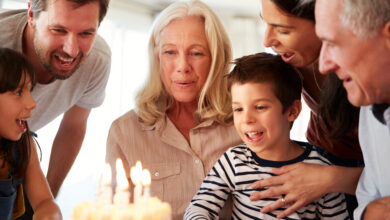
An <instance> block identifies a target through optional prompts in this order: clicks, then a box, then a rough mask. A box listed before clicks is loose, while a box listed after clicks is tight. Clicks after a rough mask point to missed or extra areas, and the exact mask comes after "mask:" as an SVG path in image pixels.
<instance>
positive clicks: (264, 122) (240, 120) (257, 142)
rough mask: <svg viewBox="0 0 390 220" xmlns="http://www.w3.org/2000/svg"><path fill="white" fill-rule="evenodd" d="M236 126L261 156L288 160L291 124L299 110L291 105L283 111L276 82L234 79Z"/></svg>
mask: <svg viewBox="0 0 390 220" xmlns="http://www.w3.org/2000/svg"><path fill="white" fill-rule="evenodd" d="M231 94H232V108H233V118H234V126H235V128H236V130H237V132H238V134H239V135H240V137H241V139H242V140H243V141H244V142H245V143H246V144H247V146H248V147H249V148H250V149H251V150H252V151H253V152H255V153H256V154H257V155H258V156H259V157H261V158H263V159H268V160H284V159H286V158H284V157H283V156H285V155H283V153H285V152H286V149H287V147H289V146H290V127H291V122H293V121H294V120H295V119H296V117H297V116H298V114H299V111H298V114H296V115H295V114H291V108H288V109H287V110H286V111H285V113H282V109H283V106H282V103H281V102H280V101H279V99H278V98H277V97H276V96H275V94H274V90H273V88H272V84H271V83H268V82H264V83H250V82H249V83H244V84H239V83H234V84H233V85H232V87H231Z"/></svg>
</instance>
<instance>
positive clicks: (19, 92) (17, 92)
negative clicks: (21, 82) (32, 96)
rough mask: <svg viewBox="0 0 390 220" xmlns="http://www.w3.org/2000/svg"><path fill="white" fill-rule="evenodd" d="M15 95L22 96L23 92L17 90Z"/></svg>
mask: <svg viewBox="0 0 390 220" xmlns="http://www.w3.org/2000/svg"><path fill="white" fill-rule="evenodd" d="M14 95H16V96H21V95H22V90H20V89H19V90H16V91H15V92H14Z"/></svg>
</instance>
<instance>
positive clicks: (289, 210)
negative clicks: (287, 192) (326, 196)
mask: <svg viewBox="0 0 390 220" xmlns="http://www.w3.org/2000/svg"><path fill="white" fill-rule="evenodd" d="M286 202H287V201H286ZM287 204H288V206H287V208H286V209H285V210H284V211H282V212H280V213H279V214H278V216H277V218H278V219H282V218H285V217H287V216H289V215H291V214H292V213H294V212H295V211H297V210H298V209H300V208H301V207H302V206H304V204H302V202H298V201H297V202H294V203H289V202H287Z"/></svg>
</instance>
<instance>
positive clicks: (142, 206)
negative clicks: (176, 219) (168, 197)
mask: <svg viewBox="0 0 390 220" xmlns="http://www.w3.org/2000/svg"><path fill="white" fill-rule="evenodd" d="M141 200H142V201H141V202H140V203H139V205H134V204H129V205H125V206H121V207H118V206H115V205H99V204H98V203H97V202H83V203H81V204H79V205H77V206H76V207H75V208H74V209H73V216H72V219H73V220H170V219H171V207H170V205H169V204H168V203H165V202H162V201H161V200H159V199H158V198H157V197H150V198H142V199H141Z"/></svg>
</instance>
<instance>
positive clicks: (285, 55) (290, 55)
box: [280, 53, 295, 63]
mask: <svg viewBox="0 0 390 220" xmlns="http://www.w3.org/2000/svg"><path fill="white" fill-rule="evenodd" d="M294 55H295V54H294V53H281V54H280V56H281V57H282V59H283V61H284V62H286V63H288V62H290V61H291V60H292V59H293V58H294Z"/></svg>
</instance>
